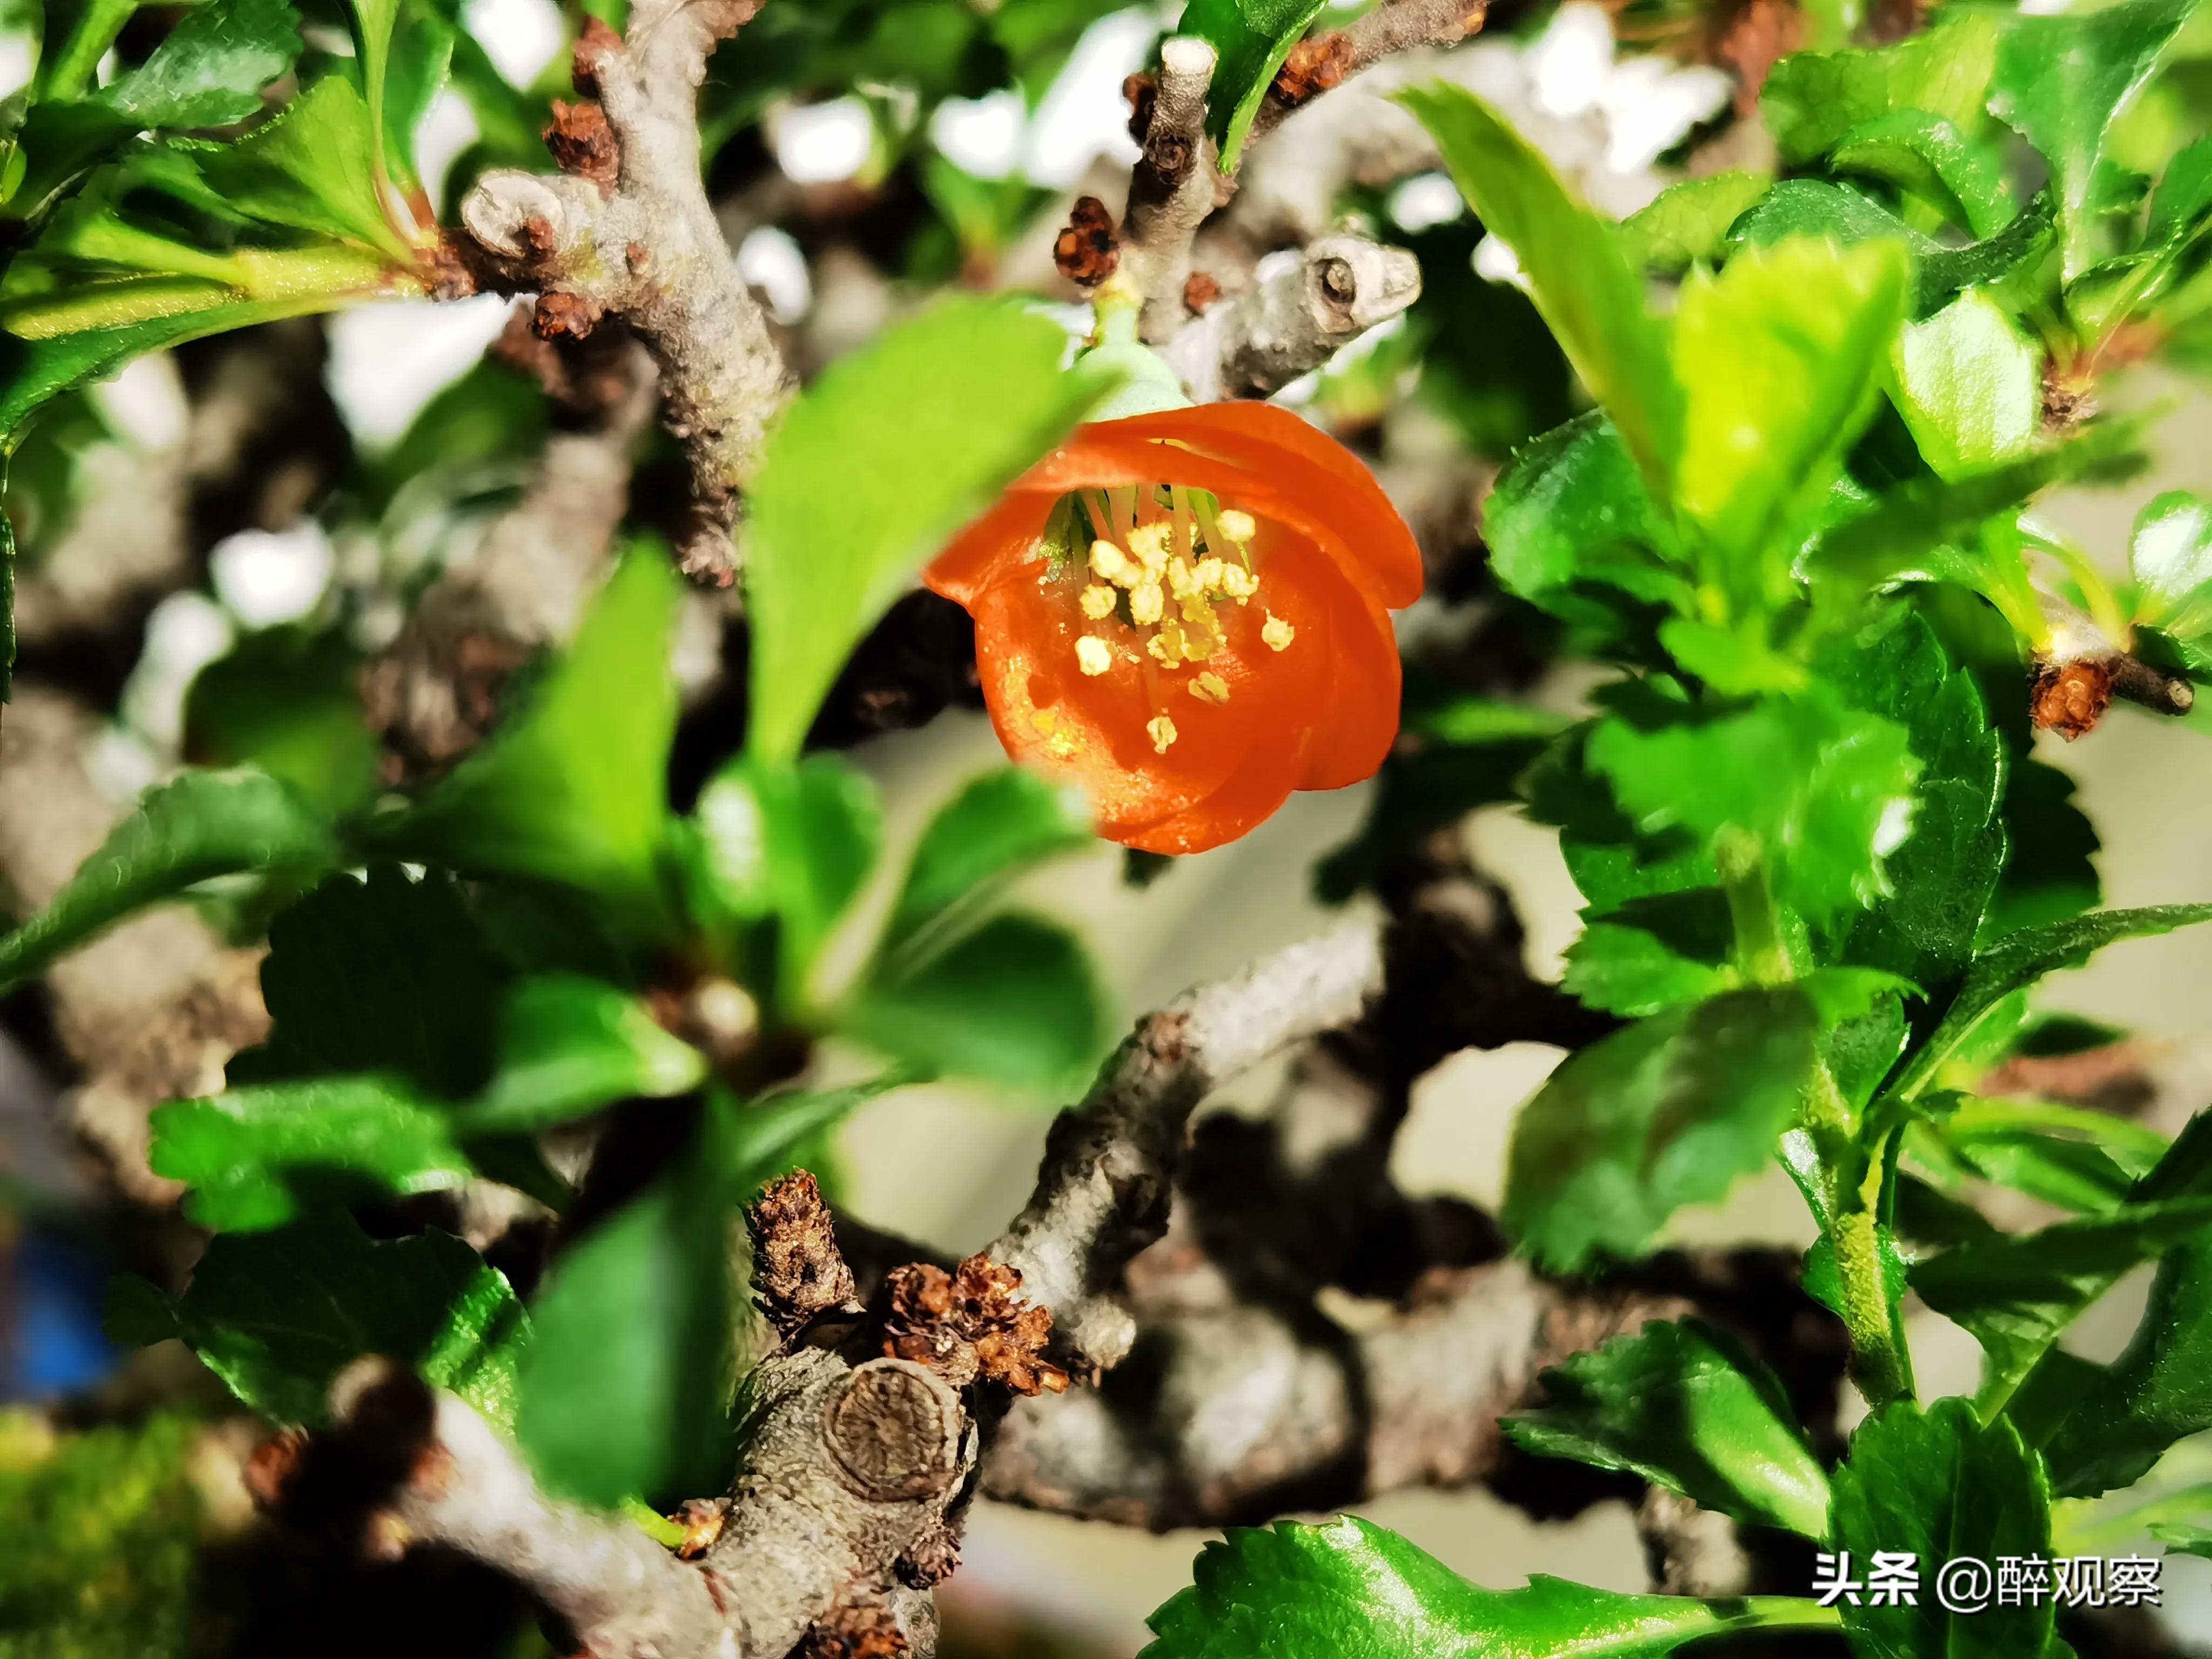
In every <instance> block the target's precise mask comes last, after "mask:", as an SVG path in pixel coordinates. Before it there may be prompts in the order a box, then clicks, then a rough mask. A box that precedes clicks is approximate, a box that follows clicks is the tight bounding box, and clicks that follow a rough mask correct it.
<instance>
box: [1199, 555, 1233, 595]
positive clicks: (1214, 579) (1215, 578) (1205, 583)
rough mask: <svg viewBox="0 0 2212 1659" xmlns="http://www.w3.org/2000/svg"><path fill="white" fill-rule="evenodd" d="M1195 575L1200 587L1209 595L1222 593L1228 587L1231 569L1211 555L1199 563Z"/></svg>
mask: <svg viewBox="0 0 2212 1659" xmlns="http://www.w3.org/2000/svg"><path fill="white" fill-rule="evenodd" d="M1193 574H1195V575H1196V576H1197V578H1198V585H1199V586H1200V587H1201V588H1203V589H1204V590H1205V591H1206V592H1208V593H1218V592H1223V591H1224V590H1225V588H1226V587H1227V586H1228V580H1227V578H1228V575H1229V567H1228V566H1226V565H1225V564H1223V563H1222V562H1221V561H1220V560H1218V559H1217V558H1214V557H1212V556H1211V555H1209V556H1206V557H1205V558H1203V559H1200V561H1199V562H1198V568H1197V570H1196V571H1195V572H1194V573H1193Z"/></svg>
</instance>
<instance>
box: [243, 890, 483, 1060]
mask: <svg viewBox="0 0 2212 1659" xmlns="http://www.w3.org/2000/svg"><path fill="white" fill-rule="evenodd" d="M504 977H505V975H503V974H502V973H501V969H500V967H499V964H498V963H496V962H495V961H494V959H493V957H492V955H491V952H490V951H489V949H488V948H487V947H486V945H485V944H484V942H483V939H482V938H481V937H480V936H479V934H478V933H477V927H476V923H475V921H474V920H473V919H472V918H471V915H470V913H469V906H468V902H467V900H466V899H465V897H464V896H463V895H462V892H461V890H460V887H459V884H457V883H455V882H454V881H453V879H452V878H450V877H446V876H441V875H437V874H434V873H433V874H425V875H424V876H422V878H420V879H419V880H416V879H410V878H409V877H408V876H407V875H406V874H405V872H403V871H401V870H400V869H399V868H398V866H396V865H391V864H380V865H376V866H372V867H371V868H370V870H369V872H368V879H367V880H366V881H363V880H362V879H360V878H356V877H354V876H350V875H334V876H331V877H329V878H327V879H325V881H324V882H322V884H320V885H319V886H318V887H316V888H315V890H313V892H311V893H309V894H308V895H307V896H306V897H304V898H302V899H301V900H300V901H299V902H297V903H296V904H294V905H292V906H291V907H290V908H288V909H286V910H284V911H283V913H282V914H281V915H278V916H277V917H276V920H275V921H272V922H271V923H270V927H269V955H268V957H266V958H265V959H264V961H263V963H262V965H261V996H262V1000H263V1002H264V1003H265V1004H266V1005H267V1006H268V1009H269V1015H270V1021H271V1022H272V1024H271V1027H270V1034H269V1038H268V1042H267V1045H266V1046H265V1047H264V1048H260V1049H256V1050H249V1051H248V1052H247V1053H246V1054H241V1055H240V1056H239V1057H238V1059H237V1060H234V1061H233V1062H232V1064H231V1068H230V1074H229V1080H230V1081H231V1082H232V1083H233V1084H238V1083H241V1082H252V1083H268V1082H275V1081H278V1080H282V1079H297V1078H306V1077H309V1076H312V1075H314V1074H317V1073H335V1072H360V1073H367V1072H392V1073H398V1074H399V1075H400V1076H402V1077H404V1078H406V1079H409V1080H410V1081H411V1082H412V1083H413V1084H414V1085H415V1087H416V1089H417V1090H419V1091H421V1092H422V1093H423V1094H424V1095H426V1096H428V1097H431V1098H444V1099H448V1100H458V1099H460V1098H462V1097H465V1096H467V1095H470V1094H472V1093H474V1092H475V1091H477V1089H478V1088H480V1087H482V1086H483V1084H484V1082H485V1080H486V1079H488V1078H489V1076H490V1073H491V1065H492V1021H493V1017H494V1014H495V1011H496V1009H497V1007H498V1002H499V996H500V989H501V981H502V980H503V979H504Z"/></svg>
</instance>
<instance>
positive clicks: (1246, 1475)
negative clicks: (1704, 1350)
mask: <svg viewBox="0 0 2212 1659" xmlns="http://www.w3.org/2000/svg"><path fill="white" fill-rule="evenodd" d="M1680 1310H1681V1307H1680V1304H1675V1303H1673V1302H1671V1301H1670V1300H1668V1299H1665V1298H1659V1297H1648V1296H1644V1295H1641V1294H1638V1293H1633V1292H1626V1293H1624V1292H1617V1291H1616V1292H1597V1291H1578V1290H1574V1289H1571V1288H1569V1287H1565V1286H1562V1285H1556V1284H1553V1283H1550V1282H1548V1281H1546V1280H1543V1279H1539V1278H1537V1277H1536V1276H1535V1275H1534V1274H1533V1273H1530V1272H1529V1271H1528V1269H1527V1268H1526V1267H1524V1266H1522V1264H1520V1263H1518V1262H1514V1261H1505V1262H1498V1263H1495V1264H1492V1265H1491V1266H1487V1267H1474V1268H1467V1269H1461V1270H1456V1271H1453V1272H1448V1273H1440V1274H1438V1275H1437V1276H1435V1277H1434V1278H1433V1279H1431V1281H1429V1282H1428V1283H1426V1284H1425V1285H1424V1286H1423V1287H1422V1291H1421V1293H1420V1294H1419V1296H1418V1297H1416V1298H1415V1299H1414V1300H1413V1302H1412V1303H1411V1304H1410V1305H1408V1306H1407V1307H1406V1308H1404V1309H1402V1310H1395V1311H1392V1310H1378V1311H1377V1314H1376V1317H1375V1318H1373V1319H1372V1320H1371V1321H1369V1322H1361V1323H1360V1324H1359V1327H1358V1328H1352V1326H1349V1325H1346V1323H1343V1322H1339V1321H1336V1320H1333V1319H1329V1318H1327V1317H1325V1316H1323V1315H1322V1314H1321V1313H1320V1312H1318V1311H1317V1310H1313V1309H1310V1308H1308V1309H1299V1310H1290V1309H1285V1308H1275V1307H1267V1306H1257V1305H1253V1304H1246V1303H1237V1304H1231V1305H1229V1306H1226V1307H1224V1308H1219V1309H1214V1310H1206V1311H1201V1312H1195V1313H1189V1314H1178V1315H1170V1316H1166V1317H1164V1318H1162V1319H1160V1320H1158V1321H1157V1322H1149V1323H1147V1325H1146V1328H1145V1331H1144V1334H1143V1336H1142V1337H1141V1339H1140V1346H1139V1358H1141V1360H1142V1362H1143V1363H1142V1364H1139V1365H1137V1366H1134V1367H1133V1372H1134V1373H1136V1374H1138V1375H1139V1376H1141V1378H1142V1381H1141V1382H1139V1383H1136V1384H1134V1385H1133V1386H1131V1387H1129V1388H1127V1389H1123V1388H1119V1387H1116V1386H1115V1383H1112V1382H1111V1381H1109V1383H1108V1385H1107V1386H1106V1387H1104V1388H1103V1389H1083V1390H1080V1391H1078V1392H1073V1393H1070V1394H1068V1395H1065V1396H1062V1397H1060V1398H1057V1399H1051V1400H1047V1399H1042V1398H1039V1399H1036V1400H1025V1401H1018V1402H1017V1403H1016V1405H1015V1407H1014V1409H1013V1411H1012V1413H1011V1414H1010V1415H1009V1416H1008V1418H1007V1419H1006V1421H1005V1423H1004V1424H1002V1425H1000V1430H999V1432H998V1435H997V1437H996V1438H995V1439H994V1442H993V1443H992V1445H991V1447H990V1449H989V1451H988V1453H987V1455H986V1458H985V1461H984V1465H983V1490H984V1492H985V1493H986V1495H987V1496H989V1497H992V1498H1000V1499H1003V1500H1005V1501H1006V1502H1009V1503H1016V1504H1024V1505H1027V1506H1029V1507H1030V1508H1034V1509H1043V1510H1053V1511H1054V1512H1057V1513H1060V1514H1066V1515H1077V1516H1087V1517H1091V1518H1094V1519H1098V1520H1106V1521H1113V1522H1119V1523H1121V1524H1123V1525H1127V1526H1141V1527H1147V1528H1152V1530H1154V1531H1164V1530H1165V1529H1167V1528H1171V1527H1218V1526H1226V1525H1232V1524H1237V1523H1243V1522H1256V1521H1258V1520H1260V1519H1262V1518H1264V1517H1266V1516H1271V1515H1274V1514H1279V1513H1281V1512H1282V1511H1283V1510H1318V1509H1333V1508H1338V1507H1340V1506H1343V1505H1345V1504H1354V1503H1358V1502H1362V1501H1364V1500H1365V1499H1367V1498H1372V1497H1375V1496H1376V1495H1377V1494H1379V1493H1382V1492H1390V1491H1394V1490H1395V1489H1397V1488H1399V1487H1401V1486H1461V1485H1465V1484H1467V1483H1468V1482H1471V1481H1477V1480H1484V1479H1486V1478H1487V1477H1488V1476H1490V1475H1491V1474H1494V1473H1495V1472H1496V1471H1497V1469H1498V1467H1499V1465H1500V1463H1501V1462H1502V1461H1503V1459H1504V1455H1505V1452H1506V1447H1505V1443H1504V1437H1503V1435H1502V1434H1501V1433H1500V1432H1499V1431H1498V1418H1499V1417H1500V1416H1501V1415H1503V1414H1504V1413H1506V1412H1508V1411H1510V1410H1512V1409H1514V1408H1515V1407H1517V1406H1519V1405H1521V1404H1522V1403H1523V1402H1524V1401H1526V1400H1527V1399H1528V1397H1529V1396H1530V1394H1531V1390H1532V1389H1533V1388H1534V1384H1535V1382H1536V1378H1537V1375H1538V1373H1539V1372H1540V1371H1541V1370H1543V1369H1544V1368H1545V1367H1546V1366H1547V1365H1551V1364H1557V1363H1558V1362H1559V1360H1560V1359H1561V1358H1565V1356H1566V1355H1567V1354H1569V1353H1572V1352H1576V1351H1577V1350H1579V1349H1583V1348H1587V1347H1593V1346H1597V1345H1598V1344H1600V1343H1602V1342H1604V1341H1606V1340H1609V1339H1610V1338H1612V1337H1613V1336H1615V1335H1618V1334H1621V1333H1622V1332H1625V1331H1632V1330H1635V1329H1638V1328H1640V1327H1641V1326H1642V1325H1643V1324H1644V1322H1645V1321H1647V1320H1649V1319H1653V1318H1663V1317H1668V1316H1671V1315H1673V1314H1674V1313H1677V1312H1679V1311H1680Z"/></svg>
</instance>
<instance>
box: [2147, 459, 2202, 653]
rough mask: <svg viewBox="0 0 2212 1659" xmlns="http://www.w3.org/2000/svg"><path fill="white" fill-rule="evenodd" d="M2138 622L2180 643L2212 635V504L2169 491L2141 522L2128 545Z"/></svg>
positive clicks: (2155, 501)
mask: <svg viewBox="0 0 2212 1659" xmlns="http://www.w3.org/2000/svg"><path fill="white" fill-rule="evenodd" d="M2128 571H2129V574H2130V575H2132V576H2133V577H2134V578H2135V582H2136V618H2135V619H2136V621H2137V622H2139V623H2145V624H2147V625H2148V626H2150V627H2153V628H2156V629H2161V630H2162V631H2164V632H2166V633H2167V634H2171V635H2173V636H2174V637H2175V638H2177V639H2182V640H2197V639H2201V638H2203V636H2204V635H2205V634H2206V633H2207V632H2212V501H2207V500H2206V499H2205V498H2204V497H2203V496H2202V495H2191V494H2190V493H2189V492H2188V491H2187V490H2185V489H2169V490H2167V491H2166V493H2165V494H2164V495H2160V496H2157V497H2156V498H2155V499H2154V500H2153V501H2151V503H2150V504H2149V505H2148V507H2144V508H2143V510H2142V512H2141V513H2138V514H2137V515H2136V528H2135V535H2134V537H2133V538H2132V539H2131V540H2130V542H2129V543H2128Z"/></svg>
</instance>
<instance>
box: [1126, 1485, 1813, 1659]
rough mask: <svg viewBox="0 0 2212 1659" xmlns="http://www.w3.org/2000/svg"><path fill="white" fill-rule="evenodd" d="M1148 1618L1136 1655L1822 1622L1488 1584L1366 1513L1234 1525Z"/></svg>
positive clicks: (1582, 1653) (1485, 1657) (1629, 1645)
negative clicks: (1150, 1637)
mask: <svg viewBox="0 0 2212 1659" xmlns="http://www.w3.org/2000/svg"><path fill="white" fill-rule="evenodd" d="M1194 1579H1195V1582H1194V1583H1193V1584H1192V1585H1191V1586H1190V1587H1189V1588H1188V1589H1183V1590H1179V1591H1177V1592H1176V1595H1174V1596H1173V1597H1172V1598H1171V1599H1170V1601H1167V1602H1166V1603H1165V1604H1164V1605H1163V1606H1162V1607H1160V1608H1159V1609H1158V1611H1157V1612H1156V1613H1153V1614H1152V1618H1151V1619H1150V1620H1148V1621H1147V1622H1148V1623H1149V1624H1150V1625H1151V1626H1152V1631H1153V1633H1154V1635H1155V1636H1156V1637H1157V1638H1158V1640H1156V1641H1154V1642H1153V1643H1152V1644H1151V1645H1150V1646H1148V1647H1147V1648H1146V1649H1145V1650H1144V1651H1143V1653H1142V1654H1140V1655H1139V1659H1318V1656H1321V1655H1324V1654H1326V1655H1328V1656H1330V1659H1446V1656H1465V1659H1475V1656H1478V1655H1479V1656H1480V1659H1659V1656H1661V1655H1662V1654H1668V1653H1672V1652H1674V1650H1676V1649H1677V1648H1679V1647H1680V1646H1681V1645H1682V1644H1684V1643H1686V1642H1692V1641H1695V1640H1697V1639H1698V1638H1700V1637H1705V1636H1716V1635H1720V1634H1723V1633H1725V1632H1730V1631H1741V1630H1757V1629H1765V1628H1778V1627H1784V1626H1824V1625H1827V1624H1829V1623H1831V1622H1832V1620H1833V1617H1834V1615H1832V1613H1828V1612H1826V1610H1825V1609H1823V1608H1819V1607H1814V1605H1813V1604H1812V1602H1810V1601H1803V1600H1800V1599H1798V1598H1796V1597H1792V1596H1753V1597H1749V1598H1743V1599H1738V1600H1735V1601H1692V1600H1690V1599H1689V1598H1687V1597H1684V1596H1671V1595H1620V1593H1618V1592H1616V1591H1613V1590H1601V1589H1589V1587H1588V1586H1586V1585H1583V1584H1572V1583H1567V1582H1566V1581H1565V1579H1560V1578H1549V1577H1543V1576H1541V1575H1538V1576H1536V1577H1532V1578H1531V1579H1529V1581H1528V1584H1527V1586H1526V1587H1525V1588H1523V1589H1517V1590H1492V1589H1484V1588H1483V1587H1482V1586H1481V1585H1480V1584H1474V1583H1468V1581H1467V1580H1466V1579H1464V1578H1462V1577H1459V1576H1458V1575H1457V1574H1456V1573H1455V1572H1453V1571H1451V1570H1450V1569H1449V1568H1448V1567H1446V1566H1445V1565H1443V1563H1442V1562H1441V1561H1438V1560H1437V1559H1436V1558H1435V1557H1433V1556H1431V1555H1429V1554H1426V1553H1424V1552H1423V1551H1421V1550H1419V1549H1417V1548H1416V1547H1414V1546H1413V1545H1412V1544H1410V1543H1408V1542H1407V1541H1406V1540H1405V1539H1403V1538H1401V1537H1400V1536H1398V1534H1395V1533H1393V1532H1387V1531H1385V1530H1384V1529H1383V1528H1380V1527H1377V1526H1376V1525H1375V1524H1373V1523H1372V1522H1367V1521H1362V1520H1360V1519H1358V1517H1357V1516H1341V1517H1340V1518H1339V1519H1337V1520H1334V1521H1331V1522H1326V1523H1324V1524H1322V1525H1320V1526H1304V1525H1301V1524H1300V1523H1298V1522H1294V1521H1279V1522H1276V1523H1275V1525H1274V1526H1273V1527H1272V1528H1265V1529H1259V1528H1249V1529H1248V1528H1242V1527H1232V1528H1231V1529H1230V1531H1229V1535H1228V1536H1227V1537H1226V1538H1225V1539H1223V1540H1221V1541H1218V1542H1217V1543H1211V1544H1208V1545H1207V1546H1206V1547H1205V1549H1204V1551H1202V1552H1201V1553H1200V1555H1199V1558H1198V1560H1197V1563H1196V1565H1195V1568H1194Z"/></svg>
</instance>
